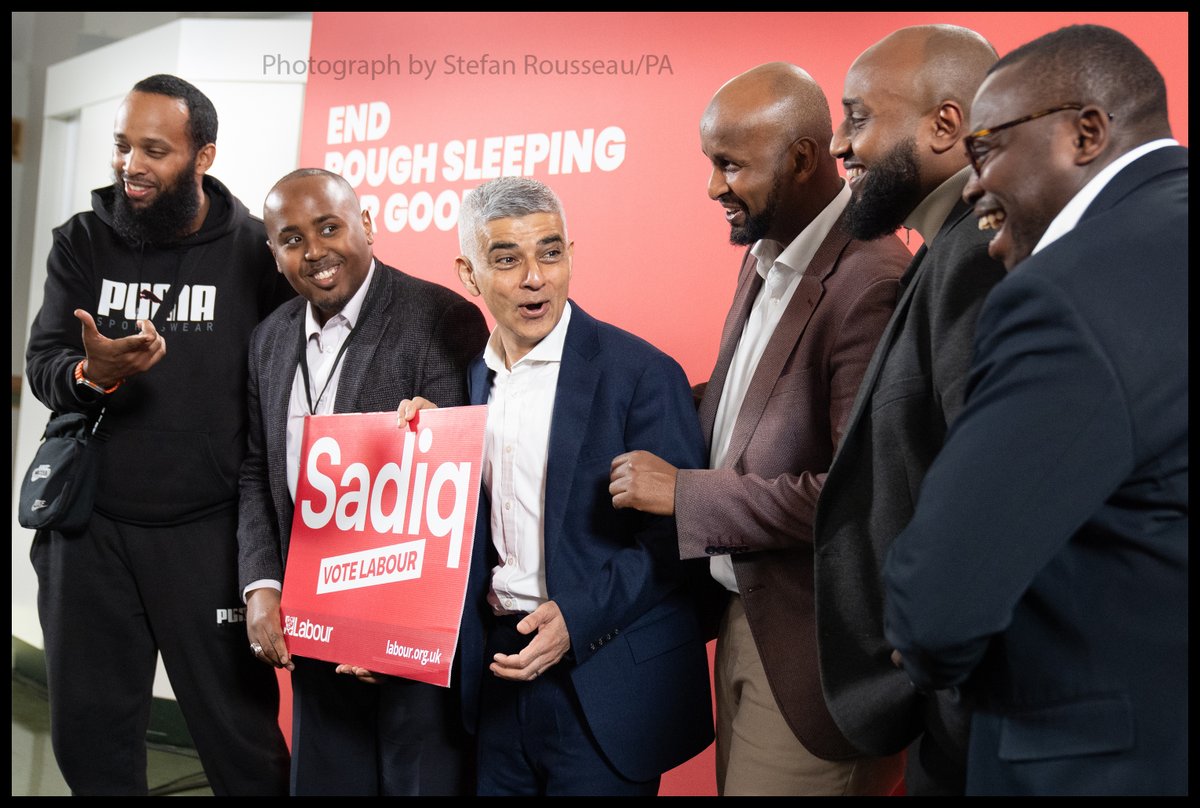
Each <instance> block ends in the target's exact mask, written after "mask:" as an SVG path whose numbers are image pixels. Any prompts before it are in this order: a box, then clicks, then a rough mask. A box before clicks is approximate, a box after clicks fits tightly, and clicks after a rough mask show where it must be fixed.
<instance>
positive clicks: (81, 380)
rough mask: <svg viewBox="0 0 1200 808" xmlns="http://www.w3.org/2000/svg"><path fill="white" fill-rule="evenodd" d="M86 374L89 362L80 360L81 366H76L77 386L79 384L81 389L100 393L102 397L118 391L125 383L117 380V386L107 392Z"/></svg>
mask: <svg viewBox="0 0 1200 808" xmlns="http://www.w3.org/2000/svg"><path fill="white" fill-rule="evenodd" d="M86 374H87V360H86V359H80V360H79V364H77V365H76V366H75V384H77V385H79V386H81V387H86V388H87V389H89V390H94V391H95V392H97V393H100V394H102V395H108V394H109V393H111V392H113V391H114V390H116V389H117V388H118V387H120V386H121V383H122V382H124V381H125V380H124V379H117V383H116V384H114V385H113V386H112V387H110V388H108V389H107V390H105V389H104V388H103V387H101V386H100V385H98V384H96V383H95V382H94V381H92V380H91V379H89V378H88V377H87V375H86Z"/></svg>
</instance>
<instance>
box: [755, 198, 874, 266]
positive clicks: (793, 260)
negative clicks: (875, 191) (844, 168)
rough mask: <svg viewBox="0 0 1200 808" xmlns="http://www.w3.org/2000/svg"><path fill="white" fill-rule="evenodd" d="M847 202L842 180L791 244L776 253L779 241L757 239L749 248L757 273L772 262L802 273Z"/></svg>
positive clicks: (778, 249)
mask: <svg viewBox="0 0 1200 808" xmlns="http://www.w3.org/2000/svg"><path fill="white" fill-rule="evenodd" d="M849 203H850V184H849V183H847V182H845V181H844V180H843V182H842V189H841V190H840V191H838V192H837V195H836V196H834V197H833V199H831V200H830V202H829V204H828V205H826V206H825V209H824V210H822V211H821V212H820V213H818V214H817V215H816V216H815V217H813V220H812V221H811V222H809V223H808V227H806V228H804V229H803V230H801V231H800V233H799V235H797V236H796V237H795V238H794V239H792V243H791V244H789V245H787V247H786V248H784V249H783V251H782V252H780V247H781V244H780V242H778V241H775V240H773V239H766V238H764V239H759V240H758V241H756V242H754V246H753V247H751V248H750V254H751V255H753V256H754V257H755V258H756V259H757V261H758V266H757V267H756V269H757V270H758V274H759V275H761V276H762V277H763V278H764V279H765V278H766V277H767V273H768V272H769V271H770V269H771V266H772V265H773V264H779V265H780V266H781V267H785V268H787V269H789V270H791V271H792V272H800V273H803V272H804V270H806V269H807V268H808V262H809V261H811V260H812V258H813V256H814V255H816V254H817V248H818V247H820V246H821V242H823V241H824V240H825V237H826V236H828V235H829V231H830V230H832V229H833V225H834V224H835V223H836V222H837V220H838V218H839V217H840V216H841V215H842V211H844V210H845V209H846V205H848V204H849Z"/></svg>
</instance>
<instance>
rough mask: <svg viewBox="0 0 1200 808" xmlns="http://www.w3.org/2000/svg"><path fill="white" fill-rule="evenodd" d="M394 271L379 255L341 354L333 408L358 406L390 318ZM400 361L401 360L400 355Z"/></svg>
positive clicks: (353, 408) (343, 410)
mask: <svg viewBox="0 0 1200 808" xmlns="http://www.w3.org/2000/svg"><path fill="white" fill-rule="evenodd" d="M395 271H396V270H394V269H392V268H391V267H389V266H385V265H384V264H383V263H382V262H380V261H379V260H378V259H376V261H375V274H374V275H373V276H371V285H370V286H369V287H368V288H367V296H366V299H364V300H363V305H362V309H360V310H359V313H358V323H357V324H355V326H354V331H353V333H352V334H351V335H350V345H349V347H348V348H346V354H345V355H344V356H343V357H342V372H341V375H340V376H338V384H337V399H336V400H335V401H334V403H333V411H334V412H354V411H355V410H356V409H357V403H358V400H359V393H360V392H361V391H362V386H363V384H365V383H366V382H367V375H368V374H367V369H368V368H369V367H371V362H372V361H373V360H374V358H375V352H376V351H377V350H379V348H380V345H381V344H382V342H383V339H382V335H383V333H384V330H385V329H386V328H387V327H388V323H389V321H390V320H391V312H390V309H391V305H392V294H391V286H392V284H393V283H394V282H395V281H396V278H395V276H393V275H391V274H390V273H393V272H395ZM397 361H401V360H400V359H399V358H397Z"/></svg>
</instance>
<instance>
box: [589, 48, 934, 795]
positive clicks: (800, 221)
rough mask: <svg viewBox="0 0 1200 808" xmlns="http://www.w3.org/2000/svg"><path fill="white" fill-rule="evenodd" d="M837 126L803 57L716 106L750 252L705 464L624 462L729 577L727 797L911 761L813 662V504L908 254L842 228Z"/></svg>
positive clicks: (695, 549) (707, 406) (717, 147)
mask: <svg viewBox="0 0 1200 808" xmlns="http://www.w3.org/2000/svg"><path fill="white" fill-rule="evenodd" d="M832 134H833V132H832V124H831V121H830V115H829V104H828V101H827V100H826V98H825V95H824V93H823V92H822V91H821V88H820V87H819V86H818V85H817V84H816V82H814V81H813V80H812V78H811V77H810V76H809V75H808V74H807V73H806V72H804V71H803V70H801V69H800V68H798V67H796V66H794V65H790V64H784V63H771V64H765V65H760V66H759V67H756V68H754V69H752V70H750V71H748V72H746V73H743V74H741V75H739V76H737V77H735V78H733V79H731V80H730V81H729V82H727V83H726V84H725V85H724V86H723V87H721V89H720V90H718V91H717V93H716V95H715V96H714V97H713V99H712V101H711V102H710V103H709V105H708V108H707V109H706V110H705V112H704V115H703V117H702V119H701V122H700V137H701V144H702V147H703V149H704V153H705V154H706V155H707V156H708V157H709V159H710V160H711V162H712V166H713V169H712V175H711V177H710V179H709V184H708V195H709V196H710V197H711V198H712V199H714V200H716V201H717V202H719V203H720V204H721V206H722V207H723V208H724V209H725V218H726V221H728V222H729V225H730V241H731V242H732V243H734V244H739V245H746V246H749V247H750V249H749V250H748V251H747V253H746V254H745V257H744V259H743V261H742V263H741V269H740V271H739V274H738V282H737V290H736V292H735V294H734V299H733V305H732V307H731V308H730V311H729V315H728V316H727V318H726V320H725V328H724V331H723V332H722V336H721V346H720V351H719V353H718V356H717V364H716V367H715V368H714V369H713V372H712V375H711V377H710V380H709V382H708V384H707V386H706V389H705V391H704V395H703V398H702V400H701V403H700V421H701V424H702V426H703V428H704V433H705V437H706V438H707V440H708V443H709V468H707V469H690V470H688V469H676V468H674V467H672V466H670V465H668V464H667V463H665V462H664V461H662V460H661V459H660V458H657V457H655V456H654V455H652V454H649V453H647V452H641V451H635V452H630V453H626V454H623V455H620V456H618V457H617V458H615V459H614V460H613V466H612V482H611V486H610V492H611V493H612V494H613V504H614V506H616V507H619V508H620V507H629V508H637V509H639V510H643V511H647V512H650V513H660V514H670V513H673V514H674V515H675V518H676V522H677V525H678V536H679V552H680V556H681V557H682V558H685V559H687V558H700V559H702V558H705V557H709V558H710V560H711V574H712V577H713V578H714V579H715V580H716V581H717V582H718V583H720V584H721V585H722V588H721V592H722V593H724V594H721V595H719V597H723V598H725V599H726V603H725V605H724V610H723V614H722V617H721V623H720V629H719V633H718V636H717V657H716V665H715V674H716V691H717V788H718V791H719V793H721V794H722V795H730V796H732V795H748V794H761V795H819V794H828V795H836V794H859V795H870V794H888V793H890V792H891V791H892V790H893V789H894V788H895V786H896V785H897V783H898V782H899V779H900V775H901V761H900V760H899V758H898V757H889V758H867V757H863V756H862V754H861V753H860V752H858V751H857V750H855V748H854V747H853V746H852V745H850V743H849V742H848V741H847V740H846V739H845V738H844V737H843V736H842V734H841V733H840V732H839V731H838V729H837V726H836V725H835V724H834V722H833V719H832V718H831V717H830V715H829V711H828V710H827V709H826V706H825V699H824V696H823V695H822V691H821V681H820V675H819V672H818V667H817V656H816V653H817V652H816V639H817V637H816V629H815V618H814V612H813V545H812V523H813V512H814V509H815V507H816V502H817V496H818V495H819V493H820V491H821V485H822V483H823V481H824V478H825V471H826V469H828V468H829V464H830V462H831V460H832V459H833V453H834V450H835V449H836V448H837V445H838V442H839V440H840V439H841V434H842V428H843V425H844V423H845V421H846V418H847V416H848V414H849V412H850V407H851V404H852V403H853V402H854V396H855V393H856V392H857V390H858V386H859V382H860V381H861V379H862V376H863V373H864V371H865V370H866V367H867V362H868V361H869V360H870V358H871V354H872V352H873V351H874V349H875V345H876V342H877V341H878V338H879V335H880V333H881V332H882V330H883V328H884V326H885V325H886V323H887V321H888V318H889V317H890V315H891V313H892V310H893V307H894V306H895V303H896V296H897V284H898V280H899V278H900V275H901V274H902V273H903V271H904V268H905V266H906V265H907V264H908V261H909V259H910V257H911V256H910V255H909V253H908V251H907V250H906V249H905V248H904V245H903V244H901V243H900V241H899V239H897V238H896V237H895V236H890V237H887V238H883V239H879V240H876V241H870V242H864V241H858V240H855V239H853V238H852V237H851V236H850V234H849V232H848V231H847V230H846V227H845V223H844V211H845V209H846V205H847V203H848V201H849V198H850V189H849V187H848V186H847V185H846V183H845V182H843V180H842V179H841V178H840V177H839V176H838V173H837V165H836V163H835V161H834V160H833V158H832V157H831V156H830V154H829V149H828V146H829V141H830V139H831V137H832Z"/></svg>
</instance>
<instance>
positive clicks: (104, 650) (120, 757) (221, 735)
mask: <svg viewBox="0 0 1200 808" xmlns="http://www.w3.org/2000/svg"><path fill="white" fill-rule="evenodd" d="M236 531H237V511H236V509H233V508H230V509H229V510H227V511H222V512H221V513H219V514H216V515H214V516H211V517H208V518H205V519H202V520H198V521H196V522H192V523H189V524H184V525H172V526H170V527H153V528H150V527H138V526H134V525H128V524H123V523H118V522H114V521H112V520H111V519H107V518H105V517H103V516H100V515H99V514H95V515H93V516H92V520H91V522H90V523H89V525H88V527H87V528H86V529H85V530H84V532H82V533H80V534H77V535H64V534H62V533H58V532H54V531H39V532H38V533H37V534H36V536H35V537H34V543H33V548H32V550H31V552H30V558H31V559H32V561H33V566H34V569H35V570H36V572H37V577H38V613H39V616H40V618H41V623H42V633H43V636H44V639H45V647H46V674H47V684H48V687H49V694H50V734H51V741H52V744H53V747H54V755H55V758H56V759H57V760H58V765H59V769H60V770H61V771H62V774H63V777H64V779H65V780H66V782H67V785H68V786H69V787H70V788H71V791H72V792H74V793H75V794H79V795H101V794H103V795H142V794H146V793H147V782H146V731H147V728H148V726H149V722H150V706H151V701H152V698H153V695H152V688H153V683H154V674H155V668H156V656H157V654H158V653H160V652H161V654H162V659H163V664H164V666H165V667H166V670H167V675H168V676H169V677H170V680H171V687H172V689H173V690H174V692H175V697H176V699H177V701H178V703H179V707H180V709H181V710H182V712H183V716H184V719H185V720H186V722H187V726H188V730H189V732H190V733H191V735H192V739H193V741H194V742H195V744H196V751H197V752H198V753H199V756H200V762H201V764H202V765H203V766H204V773H205V775H206V776H207V777H208V781H209V785H210V786H211V787H212V790H213V793H214V794H217V795H284V794H286V793H287V784H288V750H287V745H286V744H285V742H284V738H283V734H282V732H281V731H280V729H279V684H278V680H277V679H276V675H275V671H274V669H273V668H271V667H269V666H267V665H263V664H262V663H260V662H258V661H257V660H255V659H254V656H253V654H252V653H251V652H250V646H249V641H248V640H247V638H246V625H245V622H244V616H243V615H244V612H243V611H242V602H241V597H240V594H239V592H238V583H237V539H236V535H237V533H236Z"/></svg>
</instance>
